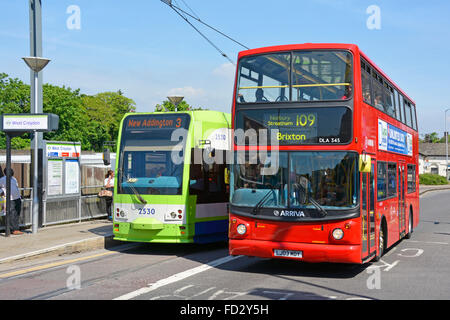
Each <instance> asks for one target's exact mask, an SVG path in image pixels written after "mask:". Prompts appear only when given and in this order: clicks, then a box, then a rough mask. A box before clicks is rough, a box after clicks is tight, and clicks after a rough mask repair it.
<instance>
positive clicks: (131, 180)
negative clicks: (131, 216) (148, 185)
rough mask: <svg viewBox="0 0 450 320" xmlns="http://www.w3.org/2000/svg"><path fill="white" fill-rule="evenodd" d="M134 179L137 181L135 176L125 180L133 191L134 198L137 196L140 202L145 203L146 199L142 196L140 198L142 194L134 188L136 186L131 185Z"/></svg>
mask: <svg viewBox="0 0 450 320" xmlns="http://www.w3.org/2000/svg"><path fill="white" fill-rule="evenodd" d="M136 181H137V179H136V178H129V179H128V180H127V183H128V186H127V187H128V188H130V189H131V191H133V193H134V195H135V196H136V198H138V199H139V201H140V202H141V203H142V204H147V201H146V200H145V199H144V198H142V196H141V195H140V194H139V192H138V191H137V190H136V188H135V187H133V186H132V185H131V183H135V182H136Z"/></svg>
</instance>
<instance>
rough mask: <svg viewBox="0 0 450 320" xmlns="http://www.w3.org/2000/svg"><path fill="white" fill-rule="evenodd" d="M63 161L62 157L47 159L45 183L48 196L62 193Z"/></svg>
mask: <svg viewBox="0 0 450 320" xmlns="http://www.w3.org/2000/svg"><path fill="white" fill-rule="evenodd" d="M62 180H63V161H62V159H49V160H48V163H47V185H48V191H47V194H48V195H49V196H58V195H62V193H63V181H62Z"/></svg>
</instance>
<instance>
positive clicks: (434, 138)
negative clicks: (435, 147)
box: [419, 132, 445, 143]
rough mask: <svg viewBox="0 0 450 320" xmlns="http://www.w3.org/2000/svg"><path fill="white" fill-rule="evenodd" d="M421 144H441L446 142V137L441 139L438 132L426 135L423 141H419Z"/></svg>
mask: <svg viewBox="0 0 450 320" xmlns="http://www.w3.org/2000/svg"><path fill="white" fill-rule="evenodd" d="M419 141H420V142H426V143H439V142H445V136H444V137H442V138H439V135H438V133H437V132H432V133H425V134H424V135H423V139H419Z"/></svg>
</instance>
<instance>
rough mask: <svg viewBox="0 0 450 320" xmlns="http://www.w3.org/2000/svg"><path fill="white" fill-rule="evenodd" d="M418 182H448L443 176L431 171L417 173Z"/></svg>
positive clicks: (432, 183)
mask: <svg viewBox="0 0 450 320" xmlns="http://www.w3.org/2000/svg"><path fill="white" fill-rule="evenodd" d="M419 183H420V184H428V185H438V184H448V182H447V179H445V177H443V176H440V175H438V174H431V173H424V174H419Z"/></svg>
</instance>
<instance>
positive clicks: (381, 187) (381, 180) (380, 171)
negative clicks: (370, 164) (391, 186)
mask: <svg viewBox="0 0 450 320" xmlns="http://www.w3.org/2000/svg"><path fill="white" fill-rule="evenodd" d="M386 171H387V168H386V162H378V163H377V190H378V192H377V200H378V201H380V200H383V199H385V198H386V195H387V190H386V185H387V184H386V182H387V181H386V180H387V172H386Z"/></svg>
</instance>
